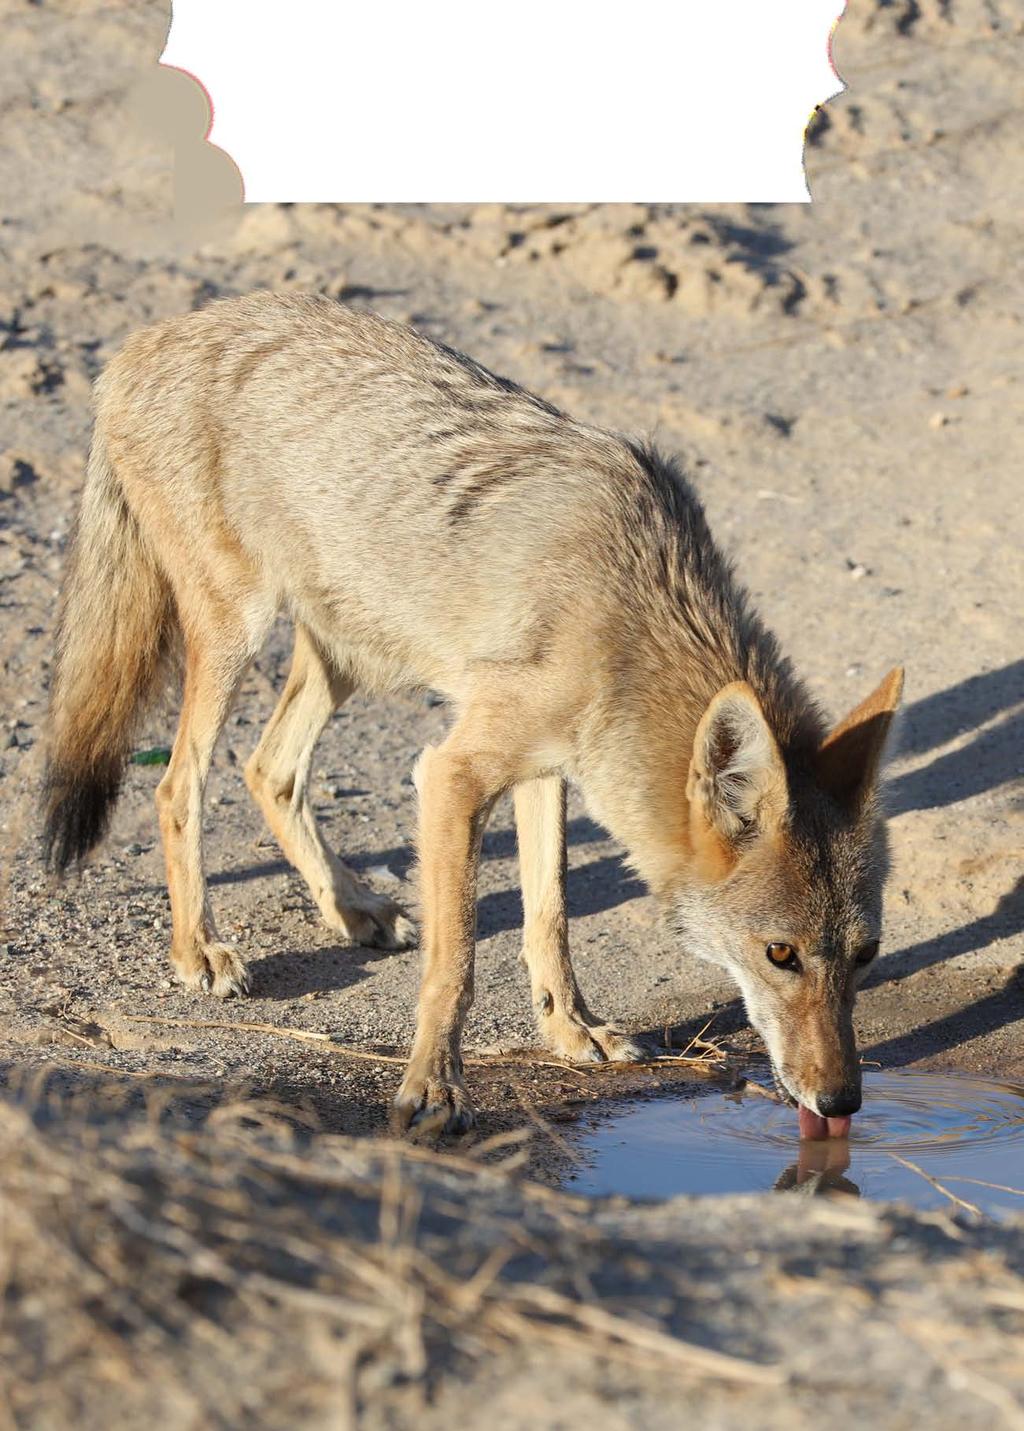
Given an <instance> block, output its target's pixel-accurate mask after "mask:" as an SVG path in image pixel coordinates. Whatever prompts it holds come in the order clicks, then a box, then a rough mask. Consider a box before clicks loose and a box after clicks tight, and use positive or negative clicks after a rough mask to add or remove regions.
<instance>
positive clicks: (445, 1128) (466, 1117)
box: [391, 1069, 476, 1140]
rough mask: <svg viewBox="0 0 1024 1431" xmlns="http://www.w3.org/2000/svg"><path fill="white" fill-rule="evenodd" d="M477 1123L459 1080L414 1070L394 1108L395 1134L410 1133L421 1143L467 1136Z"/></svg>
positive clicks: (409, 1073) (392, 1114)
mask: <svg viewBox="0 0 1024 1431" xmlns="http://www.w3.org/2000/svg"><path fill="white" fill-rule="evenodd" d="M475 1119H476V1114H475V1113H474V1111H473V1104H472V1103H471V1102H470V1098H469V1095H468V1094H467V1092H466V1090H465V1089H464V1088H463V1086H462V1084H461V1082H460V1081H459V1079H458V1078H456V1077H454V1076H451V1075H443V1074H440V1073H438V1074H419V1073H414V1072H413V1071H412V1069H410V1070H409V1072H408V1073H407V1074H406V1075H405V1077H404V1078H403V1079H402V1086H401V1088H399V1090H398V1092H397V1093H396V1094H395V1101H394V1103H393V1104H392V1105H391V1131H392V1133H395V1134H399V1135H400V1134H402V1133H408V1134H410V1136H411V1137H413V1138H415V1139H417V1140H419V1139H430V1138H437V1137H439V1136H440V1135H441V1134H442V1133H465V1132H467V1131H468V1130H469V1129H470V1128H472V1126H473V1123H474V1121H475Z"/></svg>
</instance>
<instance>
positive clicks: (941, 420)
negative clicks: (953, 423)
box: [928, 412, 949, 429]
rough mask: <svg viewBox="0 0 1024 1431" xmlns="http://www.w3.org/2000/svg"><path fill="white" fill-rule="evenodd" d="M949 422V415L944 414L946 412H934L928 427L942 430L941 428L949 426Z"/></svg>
mask: <svg viewBox="0 0 1024 1431" xmlns="http://www.w3.org/2000/svg"><path fill="white" fill-rule="evenodd" d="M948 422H949V415H948V413H944V412H933V413H932V415H931V417H930V418H929V419H928V426H929V427H933V428H935V429H938V428H940V427H945V426H946V425H947V424H948Z"/></svg>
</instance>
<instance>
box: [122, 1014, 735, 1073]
mask: <svg viewBox="0 0 1024 1431" xmlns="http://www.w3.org/2000/svg"><path fill="white" fill-rule="evenodd" d="M120 1017H121V1018H124V1019H126V1020H127V1021H128V1022H129V1023H137V1024H163V1025H165V1026H166V1027H168V1028H182V1029H229V1030H231V1031H233V1032H235V1033H264V1034H273V1035H274V1036H275V1037H276V1038H290V1039H297V1040H298V1041H299V1042H301V1043H321V1044H326V1045H327V1047H328V1049H329V1050H330V1051H331V1053H340V1054H342V1055H344V1057H346V1058H360V1059H363V1060H364V1061H366V1062H368V1063H398V1064H402V1065H405V1064H406V1063H407V1062H408V1058H407V1057H406V1056H404V1055H402V1054H394V1053H371V1052H370V1051H369V1050H367V1049H365V1048H353V1047H352V1045H351V1044H347V1043H338V1042H337V1041H336V1040H335V1039H334V1038H333V1037H332V1036H331V1035H330V1034H327V1033H317V1032H315V1031H314V1030H312V1029H287V1028H284V1027H282V1025H281V1024H261V1023H253V1022H248V1021H238V1022H235V1021H232V1020H229V1019H173V1018H169V1017H165V1016H164V1015H163V1014H122V1015H121V1016H120ZM699 1037H700V1035H698V1038H699ZM689 1046H692V1044H691V1045H688V1047H689ZM709 1047H710V1048H711V1049H712V1050H713V1049H714V1045H710V1046H709ZM464 1062H465V1063H466V1064H468V1065H471V1066H473V1067H476V1068H491V1067H494V1066H500V1065H502V1064H506V1063H514V1064H515V1063H518V1064H528V1065H530V1067H535V1068H536V1067H539V1068H558V1069H560V1070H561V1071H562V1072H563V1073H575V1074H579V1075H584V1074H587V1073H608V1072H621V1073H626V1072H629V1070H630V1069H635V1068H650V1067H651V1066H652V1065H655V1064H666V1063H684V1064H686V1066H687V1067H688V1068H690V1069H692V1070H693V1071H695V1072H700V1073H703V1074H707V1075H708V1076H710V1072H709V1068H708V1065H709V1064H710V1063H711V1062H712V1060H711V1057H710V1054H709V1053H705V1054H702V1055H701V1056H700V1057H699V1058H688V1057H686V1055H684V1054H674V1055H673V1056H672V1057H671V1058H664V1057H661V1058H650V1059H633V1060H630V1061H629V1062H620V1061H612V1060H609V1061H608V1062H605V1063H593V1064H589V1063H588V1064H583V1065H580V1064H574V1063H563V1062H562V1061H561V1060H558V1059H552V1058H534V1057H530V1056H526V1057H519V1058H517V1057H515V1056H514V1055H511V1054H483V1055H481V1054H477V1055H476V1056H475V1057H467V1058H466V1059H465V1060H464Z"/></svg>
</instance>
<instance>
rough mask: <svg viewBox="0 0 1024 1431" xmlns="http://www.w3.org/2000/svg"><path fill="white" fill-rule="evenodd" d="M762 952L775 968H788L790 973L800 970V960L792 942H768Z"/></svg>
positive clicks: (796, 972)
mask: <svg viewBox="0 0 1024 1431" xmlns="http://www.w3.org/2000/svg"><path fill="white" fill-rule="evenodd" d="M764 952H765V953H766V954H767V955H768V958H769V960H770V961H771V963H773V964H774V965H775V967H776V969H788V970H789V971H790V973H792V974H798V973H799V972H800V960H799V959H798V958H797V956H796V950H795V949H794V948H793V946H792V944H774V943H773V944H769V945H768V946H767V948H766V949H765V951H764Z"/></svg>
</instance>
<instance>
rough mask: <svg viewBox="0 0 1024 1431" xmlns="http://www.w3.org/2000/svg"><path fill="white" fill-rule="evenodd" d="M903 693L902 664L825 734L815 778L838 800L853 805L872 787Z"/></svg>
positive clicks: (819, 752) (876, 777)
mask: <svg viewBox="0 0 1024 1431" xmlns="http://www.w3.org/2000/svg"><path fill="white" fill-rule="evenodd" d="M902 695H903V667H902V666H896V667H894V669H893V670H891V671H890V672H889V674H888V675H887V676H886V677H885V679H884V680H883V681H882V683H881V685H880V686H878V688H877V689H876V690H874V691H872V692H871V694H870V696H868V698H867V700H864V701H861V703H860V705H859V706H855V707H854V708H853V710H852V711H851V712H850V714H849V715H848V716H846V717H844V719H843V720H841V721H840V722H839V724H838V725H837V726H836V728H835V730H834V731H832V733H831V734H830V735H827V736H826V737H825V740H824V741H823V743H822V745H821V748H820V749H819V751H818V758H817V762H816V768H817V775H818V780H819V782H820V783H821V786H822V788H823V789H825V790H827V791H828V792H829V794H830V795H833V796H834V797H835V798H836V799H837V800H838V801H840V803H841V804H844V805H850V806H856V805H858V804H859V803H860V802H861V800H863V798H864V796H865V795H867V794H868V793H869V792H870V791H871V790H872V789H873V788H874V785H875V782H876V780H877V779H878V770H879V766H880V765H881V763H882V755H883V752H884V750H885V742H886V740H887V739H888V736H889V732H890V730H891V729H892V722H893V717H894V716H895V714H896V711H897V709H898V707H899V703H900V697H901V696H902Z"/></svg>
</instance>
